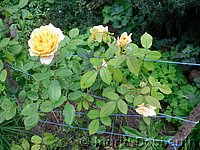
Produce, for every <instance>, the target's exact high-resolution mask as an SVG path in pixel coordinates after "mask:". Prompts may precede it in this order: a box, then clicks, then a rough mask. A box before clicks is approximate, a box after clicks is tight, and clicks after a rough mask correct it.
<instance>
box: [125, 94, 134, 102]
mask: <svg viewBox="0 0 200 150" xmlns="http://www.w3.org/2000/svg"><path fill="white" fill-rule="evenodd" d="M124 98H125V100H126V101H127V102H129V103H133V100H134V96H133V95H131V94H130V93H128V94H126V95H125V97H124Z"/></svg>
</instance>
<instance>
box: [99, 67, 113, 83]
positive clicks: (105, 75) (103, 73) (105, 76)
mask: <svg viewBox="0 0 200 150" xmlns="http://www.w3.org/2000/svg"><path fill="white" fill-rule="evenodd" d="M100 77H101V79H102V80H103V81H104V82H105V83H106V84H108V85H110V83H111V80H112V75H111V73H110V71H109V70H108V68H105V67H103V68H101V69H100Z"/></svg>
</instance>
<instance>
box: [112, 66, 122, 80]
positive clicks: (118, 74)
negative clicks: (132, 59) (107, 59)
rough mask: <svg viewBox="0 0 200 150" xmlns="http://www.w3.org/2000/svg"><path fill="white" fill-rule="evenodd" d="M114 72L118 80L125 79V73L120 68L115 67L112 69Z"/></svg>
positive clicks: (114, 76)
mask: <svg viewBox="0 0 200 150" xmlns="http://www.w3.org/2000/svg"><path fill="white" fill-rule="evenodd" d="M112 73H113V78H114V79H115V80H116V81H117V82H119V83H121V82H122V81H123V79H124V76H123V73H122V72H121V70H120V69H119V68H114V69H113V70H112Z"/></svg>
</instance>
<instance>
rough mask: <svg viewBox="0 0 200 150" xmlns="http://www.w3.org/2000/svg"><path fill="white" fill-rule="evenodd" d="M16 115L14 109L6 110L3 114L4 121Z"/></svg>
mask: <svg viewBox="0 0 200 150" xmlns="http://www.w3.org/2000/svg"><path fill="white" fill-rule="evenodd" d="M15 115H16V108H13V109H10V110H6V112H5V119H6V120H10V119H12V118H13V117H14V116H15Z"/></svg>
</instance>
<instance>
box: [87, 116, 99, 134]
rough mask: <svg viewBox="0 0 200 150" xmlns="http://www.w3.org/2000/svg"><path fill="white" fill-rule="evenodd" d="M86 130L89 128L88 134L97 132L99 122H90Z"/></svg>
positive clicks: (96, 120)
mask: <svg viewBox="0 0 200 150" xmlns="http://www.w3.org/2000/svg"><path fill="white" fill-rule="evenodd" d="M88 128H89V133H90V134H94V133H96V132H97V131H98V130H99V120H98V119H95V120H92V122H90V124H89V126H88Z"/></svg>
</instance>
